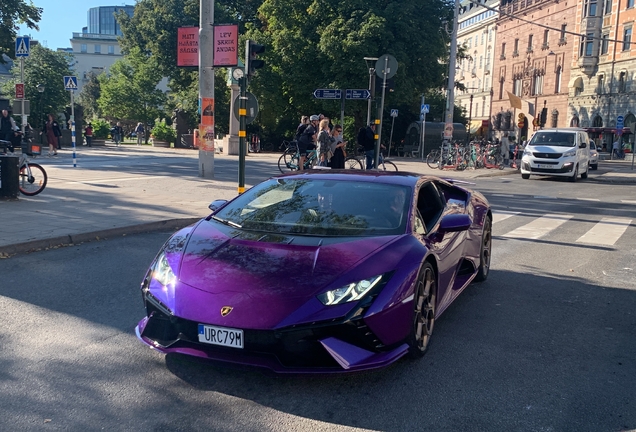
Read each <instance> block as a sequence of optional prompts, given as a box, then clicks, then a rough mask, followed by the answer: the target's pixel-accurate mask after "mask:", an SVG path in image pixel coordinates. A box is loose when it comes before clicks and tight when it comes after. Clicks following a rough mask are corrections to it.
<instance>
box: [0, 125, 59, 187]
mask: <svg viewBox="0 0 636 432" xmlns="http://www.w3.org/2000/svg"><path fill="white" fill-rule="evenodd" d="M10 146H11V142H10V141H4V140H0V147H2V148H3V150H5V151H6V149H7V148H8V147H10ZM21 147H22V154H21V155H20V159H19V160H18V167H19V170H18V189H19V190H20V193H21V194H22V195H26V196H34V195H37V194H39V193H40V192H42V191H43V190H44V188H45V187H46V182H47V180H48V176H47V175H46V171H44V168H42V167H41V166H40V165H38V164H36V163H33V162H30V161H29V156H35V155H38V154H40V152H41V151H42V148H41V146H40V145H39V144H33V142H32V140H31V137H30V136H28V132H27V135H26V136H25V137H24V139H23V140H22V145H21Z"/></svg>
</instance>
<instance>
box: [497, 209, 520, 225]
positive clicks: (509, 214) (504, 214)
mask: <svg viewBox="0 0 636 432" xmlns="http://www.w3.org/2000/svg"><path fill="white" fill-rule="evenodd" d="M518 214H519V212H507V211H500V212H493V214H492V223H493V224H496V223H497V222H501V221H503V220H506V219H508V218H509V217H513V216H514V215H518Z"/></svg>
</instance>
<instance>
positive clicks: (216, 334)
mask: <svg viewBox="0 0 636 432" xmlns="http://www.w3.org/2000/svg"><path fill="white" fill-rule="evenodd" d="M243 340H244V339H243V330H239V329H233V328H227V327H217V326H211V325H206V324H199V342H202V343H207V344H211V345H221V346H226V347H232V348H243Z"/></svg>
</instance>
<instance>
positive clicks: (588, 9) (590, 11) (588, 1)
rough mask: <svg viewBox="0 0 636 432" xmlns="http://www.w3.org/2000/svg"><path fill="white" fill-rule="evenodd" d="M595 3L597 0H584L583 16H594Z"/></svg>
mask: <svg viewBox="0 0 636 432" xmlns="http://www.w3.org/2000/svg"><path fill="white" fill-rule="evenodd" d="M596 3H597V0H585V7H584V8H583V16H591V17H593V16H596Z"/></svg>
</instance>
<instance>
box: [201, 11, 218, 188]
mask: <svg viewBox="0 0 636 432" xmlns="http://www.w3.org/2000/svg"><path fill="white" fill-rule="evenodd" d="M213 47H214V0H200V18H199V101H200V102H201V124H200V126H199V131H200V137H201V144H200V145H199V176H200V177H204V178H214V135H215V134H214V49H213ZM206 108H207V110H206Z"/></svg>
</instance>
